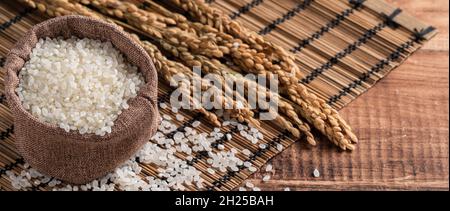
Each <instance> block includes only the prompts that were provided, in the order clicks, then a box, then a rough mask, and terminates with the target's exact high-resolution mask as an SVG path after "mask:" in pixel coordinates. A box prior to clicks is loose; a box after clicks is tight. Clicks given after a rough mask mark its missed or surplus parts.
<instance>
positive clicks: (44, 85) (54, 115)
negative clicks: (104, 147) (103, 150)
mask: <svg viewBox="0 0 450 211" xmlns="http://www.w3.org/2000/svg"><path fill="white" fill-rule="evenodd" d="M19 78H20V84H19V86H18V88H17V89H16V92H17V94H18V96H19V98H20V100H21V101H22V105H23V107H24V108H25V109H26V110H28V111H29V112H31V113H32V114H33V115H34V116H36V117H37V118H39V119H40V120H42V121H45V122H48V123H51V124H55V125H58V126H59V127H60V128H62V129H64V130H66V131H67V132H69V131H70V130H77V131H79V133H81V134H85V133H95V134H97V135H100V136H104V135H105V134H107V133H110V132H111V127H112V126H113V125H114V120H116V119H117V117H118V115H119V114H120V113H121V112H122V109H127V108H128V107H129V106H128V104H127V101H128V100H129V99H131V98H133V97H136V95H137V92H138V91H139V86H140V85H142V84H143V83H144V79H143V77H142V75H141V74H140V73H139V72H138V70H137V68H136V67H135V66H133V65H131V64H129V63H127V62H126V61H125V59H124V57H123V55H122V54H121V53H120V52H119V51H118V50H116V49H115V48H114V47H113V45H112V44H111V43H110V42H101V41H97V40H92V39H86V38H85V39H78V38H75V37H72V38H70V39H66V40H65V39H62V38H56V39H50V38H46V39H40V40H39V42H38V43H37V44H36V47H35V48H34V49H33V51H32V53H31V55H30V60H29V61H27V62H26V63H25V65H24V67H23V68H22V70H21V71H20V74H19Z"/></svg>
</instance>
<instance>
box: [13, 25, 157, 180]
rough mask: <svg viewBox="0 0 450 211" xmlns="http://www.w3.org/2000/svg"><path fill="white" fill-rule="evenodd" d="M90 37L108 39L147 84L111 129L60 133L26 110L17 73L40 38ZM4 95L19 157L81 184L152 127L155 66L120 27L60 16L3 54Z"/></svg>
mask: <svg viewBox="0 0 450 211" xmlns="http://www.w3.org/2000/svg"><path fill="white" fill-rule="evenodd" d="M59 36H62V37H64V38H69V37H71V36H76V37H79V38H90V39H97V40H102V41H111V43H112V44H113V45H114V46H115V47H116V48H117V49H118V50H119V51H121V52H122V53H123V54H124V55H125V57H126V58H127V59H128V61H129V62H130V63H132V64H134V65H136V66H137V67H138V68H139V70H140V71H141V72H142V74H143V76H144V78H145V81H146V84H145V85H144V86H143V87H142V88H141V90H140V91H139V93H138V96H137V97H136V98H133V99H130V100H129V105H130V108H129V109H126V110H124V111H123V112H122V113H121V114H120V115H119V117H118V118H117V120H116V121H115V122H114V126H113V128H112V132H111V133H110V134H107V135H105V136H103V137H100V136H97V135H95V134H83V135H81V134H79V133H78V131H71V132H69V133H67V132H65V131H64V130H63V129H61V128H59V127H57V126H55V125H51V124H48V123H45V122H42V121H40V120H38V119H37V118H35V117H34V116H32V115H31V114H30V113H29V112H27V111H26V110H25V109H24V108H23V107H22V105H21V102H20V100H19V98H18V96H17V94H16V93H15V88H16V87H17V86H18V84H19V78H18V72H19V71H20V69H21V68H22V67H23V65H24V63H25V62H26V61H27V60H28V59H29V55H30V53H31V51H32V49H33V48H34V46H35V45H36V43H37V42H38V40H39V38H45V37H51V38H55V37H59ZM5 69H6V71H7V78H6V81H5V94H6V97H7V100H8V104H9V107H10V108H11V112H12V114H13V116H14V125H15V127H14V134H15V138H16V146H17V149H18V151H19V152H20V153H21V155H22V156H23V157H24V159H25V160H26V161H27V162H28V163H29V164H30V165H31V166H32V167H33V168H35V169H37V170H38V171H40V172H42V173H44V174H47V175H49V176H53V177H55V178H58V179H61V180H63V181H67V182H70V183H74V184H83V183H86V182H89V181H91V180H93V179H95V178H99V177H101V176H104V175H106V174H107V173H108V172H111V171H112V170H114V169H115V168H116V167H118V166H119V165H120V164H122V163H123V162H125V161H126V160H128V159H129V158H130V157H131V156H133V155H134V154H135V153H136V152H137V150H138V149H139V148H140V147H141V146H142V145H143V144H145V143H146V142H147V141H148V140H149V139H150V138H151V136H152V135H153V134H154V133H155V132H156V129H157V127H158V124H159V119H160V118H159V112H158V107H157V90H158V87H157V86H158V81H157V79H158V78H157V73H156V70H155V66H154V65H153V63H152V61H151V59H150V57H149V56H148V54H147V53H146V52H145V50H144V49H143V48H142V47H141V46H140V45H139V44H138V43H136V42H135V41H134V40H132V38H131V37H130V36H129V35H128V34H126V33H125V32H123V31H122V29H120V28H118V27H117V26H115V25H113V24H109V23H105V22H102V21H99V20H96V19H92V18H88V17H82V16H64V17H58V18H54V19H50V20H47V21H45V22H42V23H40V24H38V25H36V26H34V27H33V28H32V29H31V30H30V31H29V32H28V33H27V34H26V35H25V36H24V37H23V38H22V39H21V40H20V41H19V42H18V43H17V44H16V45H15V47H14V48H13V49H11V51H10V53H9V54H8V57H7V60H6V64H5Z"/></svg>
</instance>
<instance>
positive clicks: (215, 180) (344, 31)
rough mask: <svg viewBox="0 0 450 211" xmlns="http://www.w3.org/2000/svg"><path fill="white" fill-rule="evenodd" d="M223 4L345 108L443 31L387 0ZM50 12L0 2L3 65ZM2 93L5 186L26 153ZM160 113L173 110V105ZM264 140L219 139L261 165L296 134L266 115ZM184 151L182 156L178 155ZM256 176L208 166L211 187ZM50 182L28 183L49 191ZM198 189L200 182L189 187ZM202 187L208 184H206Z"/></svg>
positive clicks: (0, 75)
mask: <svg viewBox="0 0 450 211" xmlns="http://www.w3.org/2000/svg"><path fill="white" fill-rule="evenodd" d="M206 2H208V3H209V4H211V5H212V6H213V7H216V8H219V9H221V10H223V11H224V12H225V13H226V14H227V15H229V16H230V17H231V18H233V19H236V20H238V21H240V22H242V23H243V24H244V26H246V27H247V28H248V29H250V30H253V31H256V32H258V33H259V34H261V35H264V36H265V37H266V38H267V39H268V40H270V41H272V42H273V43H275V44H277V45H280V46H283V47H284V48H285V49H286V50H290V51H291V52H293V53H295V56H296V61H297V63H298V65H299V67H300V69H301V71H302V73H303V74H304V78H303V80H302V81H301V83H303V84H305V85H306V86H308V87H309V88H311V90H312V92H314V93H315V94H317V95H318V96H320V97H321V98H322V99H324V100H326V101H327V102H328V103H330V104H331V105H333V106H334V107H336V108H342V107H343V106H345V105H346V104H347V103H349V102H351V101H352V100H353V99H355V98H356V97H357V96H359V95H360V94H362V93H363V92H365V91H366V90H367V89H369V88H370V87H371V86H373V85H374V84H375V83H376V82H377V81H378V80H380V79H381V78H383V77H384V76H385V75H386V74H387V73H389V71H391V70H392V69H394V68H395V67H397V66H398V65H399V64H401V63H402V62H403V61H404V60H405V59H406V58H407V57H408V56H409V55H410V54H411V53H413V52H415V51H416V50H417V49H419V48H420V47H421V46H422V43H423V42H424V41H426V40H429V39H431V38H432V37H433V36H434V35H435V34H436V33H437V32H436V30H434V28H432V27H430V26H427V25H425V24H423V23H421V22H420V21H418V20H416V19H414V18H412V17H411V16H409V15H408V14H406V13H404V12H402V11H401V10H400V9H397V8H392V7H391V6H389V5H387V4H386V3H384V2H383V1H381V0H367V1H357V0H351V1H348V0H336V1H329V0H304V1H303V0H302V1H300V0H282V1H275V0H240V1H235V0H215V1H214V0H206ZM45 19H46V18H45V17H43V16H42V15H40V14H39V13H37V12H36V11H33V10H29V9H25V8H24V7H22V6H21V5H19V4H18V3H16V2H15V1H12V0H8V1H2V2H0V66H3V62H4V56H5V55H6V54H7V52H8V50H9V49H10V48H11V47H12V46H13V44H14V43H15V42H16V40H17V39H18V38H19V37H21V35H23V34H24V33H25V32H26V30H27V29H29V28H30V27H31V26H32V25H34V24H36V23H39V22H41V21H43V20H45ZM0 70H1V71H0V90H2V91H1V92H3V89H4V87H3V80H4V76H5V72H4V70H3V69H2V68H0ZM169 93H170V89H169V88H168V87H165V86H163V85H162V84H160V89H159V100H160V101H161V102H167V101H168V96H169ZM4 100H5V99H4V95H3V94H0V119H1V121H0V131H1V133H0V190H14V189H13V188H12V187H11V183H10V181H9V179H8V178H7V176H6V175H5V172H6V171H7V170H12V171H13V172H14V173H16V174H19V173H20V172H21V171H22V170H23V164H24V160H23V159H22V158H21V157H20V155H19V154H18V153H17V151H16V149H15V146H14V132H13V129H14V127H13V122H12V116H11V113H10V112H9V109H8V108H7V105H6V104H5V102H4ZM161 113H163V114H168V115H171V116H174V115H173V114H172V113H171V111H170V110H168V109H162V110H161ZM182 114H183V116H184V117H185V121H183V122H177V123H176V124H177V126H178V127H179V129H180V130H181V129H182V128H184V127H186V126H188V125H189V124H191V123H192V122H193V121H195V120H199V121H201V122H202V124H201V127H200V128H199V129H198V130H199V131H200V132H206V131H211V130H212V128H213V126H212V125H210V124H209V123H208V122H207V121H204V120H203V118H202V117H200V116H197V115H194V114H193V113H190V112H189V111H182ZM261 128H263V130H262V131H261V132H262V133H263V134H264V142H263V143H267V144H268V146H269V147H268V148H265V149H259V148H257V147H255V146H251V145H244V143H245V141H244V138H243V137H241V136H240V135H239V134H238V133H235V132H236V130H234V129H233V128H231V127H224V128H223V129H222V130H223V131H222V132H224V133H233V139H232V140H230V141H227V140H220V141H221V142H223V144H224V145H225V146H226V147H230V146H234V147H236V148H243V147H245V148H249V149H250V150H251V151H252V152H253V154H254V155H253V156H250V157H240V158H241V159H242V160H248V161H251V162H252V163H253V164H254V166H256V167H261V166H263V165H264V164H265V163H266V162H267V161H268V160H270V159H271V158H272V157H274V156H275V155H276V154H278V153H279V151H278V150H277V149H276V145H277V144H282V145H283V146H284V148H286V147H288V146H289V145H291V144H292V143H294V142H295V141H296V140H294V139H292V138H290V137H289V135H288V134H287V133H285V132H283V129H282V128H279V127H277V126H276V125H273V124H271V123H270V122H263V123H262V125H261ZM180 157H183V155H180ZM194 160H195V162H191V163H190V165H193V166H194V167H196V168H197V169H204V167H205V166H206V165H207V164H206V155H204V154H202V153H197V154H196V157H195V159H194ZM141 166H142V167H143V172H142V176H148V175H152V176H156V174H155V172H156V169H155V168H154V167H153V166H150V165H145V164H141ZM250 175H251V172H249V171H248V170H246V169H242V170H240V171H238V172H236V173H233V172H226V173H216V174H215V175H210V174H208V173H207V172H203V173H202V177H203V178H204V179H205V181H206V182H205V186H206V188H205V190H232V189H234V188H236V187H237V186H239V185H240V184H241V183H242V181H244V180H245V179H246V178H247V177H248V176H250ZM50 189H51V188H49V187H47V186H46V184H40V185H36V186H33V187H32V188H30V190H50ZM187 189H188V190H196V188H195V187H187ZM202 190H203V189H202Z"/></svg>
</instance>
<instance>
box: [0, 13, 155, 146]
mask: <svg viewBox="0 0 450 211" xmlns="http://www.w3.org/2000/svg"><path fill="white" fill-rule="evenodd" d="M69 19H79V20H82V21H86V22H88V23H89V22H95V23H98V24H100V25H103V26H105V27H109V28H110V29H111V30H112V32H113V33H116V34H117V35H119V36H122V37H125V38H126V39H128V40H130V41H131V44H132V45H133V48H135V50H136V51H138V53H139V54H141V55H142V56H143V57H145V59H144V61H146V62H147V65H146V66H145V67H146V68H147V69H148V72H149V73H153V74H152V75H153V79H154V80H150V81H149V78H150V77H148V78H145V80H146V81H145V82H146V83H145V85H144V86H145V87H147V86H148V87H149V88H150V89H155V91H154V92H153V93H152V94H153V96H150V97H147V96H146V95H143V94H142V91H141V90H140V91H139V92H138V93H137V94H138V95H137V96H136V97H135V98H133V99H130V100H129V101H128V103H129V104H130V106H133V101H134V100H135V99H136V98H143V99H145V100H151V104H153V105H156V103H157V89H158V88H157V81H156V80H157V75H156V68H155V66H154V64H153V62H152V60H151V58H150V56H149V55H148V54H147V52H146V51H145V50H144V48H142V46H140V45H139V44H138V43H136V41H135V40H134V39H133V38H132V37H131V36H130V35H128V34H127V33H125V32H124V31H123V30H122V29H120V28H118V27H117V26H116V25H114V24H111V23H107V22H104V21H100V20H98V19H94V18H90V17H86V16H79V15H68V16H61V17H56V18H52V19H49V20H46V21H44V22H41V23H39V24H36V25H35V26H33V27H32V28H31V29H30V30H29V31H28V32H27V34H26V35H25V37H26V36H28V35H29V33H30V32H31V31H32V30H33V29H35V28H39V27H41V26H42V25H44V24H45V23H46V22H49V21H65V22H67V21H68V20H69ZM22 39H23V38H22ZM21 44H22V42H21V40H20V41H19V42H17V43H16V45H15V46H14V47H13V48H12V49H17V48H18V47H21V46H20V45H21ZM118 50H119V49H118ZM119 51H120V50H119ZM14 56H17V57H18V58H20V59H22V60H23V62H26V61H27V60H28V59H29V58H22V57H21V56H20V55H18V54H16V53H14V52H12V51H10V52H9V53H8V55H7V59H6V62H5V68H6V69H7V77H12V78H16V79H17V80H19V78H18V75H17V74H16V72H14V70H13V69H12V68H8V64H9V63H10V62H11V60H12V57H14ZM124 56H125V55H124ZM19 71H20V70H19ZM139 71H140V72H143V71H142V70H141V69H140V68H139ZM144 77H145V76H144ZM155 81H156V83H155ZM5 88H6V92H7V93H6V94H7V103H8V105H10V106H14V105H18V106H17V107H16V108H19V109H18V110H17V111H19V112H21V113H22V114H24V115H26V116H27V117H29V118H30V119H31V120H32V121H35V123H37V124H40V125H42V126H45V127H48V128H49V129H54V130H55V132H56V133H57V134H60V135H65V136H67V137H68V138H71V139H74V141H80V142H91V143H97V144H105V143H104V142H105V141H103V140H107V139H110V138H111V137H114V136H115V135H117V134H120V133H123V132H124V131H126V130H127V128H125V127H122V128H119V129H121V130H118V128H117V127H116V126H117V125H116V124H115V125H114V126H113V127H112V128H111V129H112V131H111V133H109V134H106V135H105V136H98V135H95V134H92V133H89V134H80V133H79V132H78V131H73V130H71V131H70V132H66V131H65V130H64V129H62V128H60V127H58V126H57V125H54V124H51V123H47V122H44V121H41V120H40V119H38V118H37V117H35V116H33V115H32V114H31V113H30V112H28V111H27V110H25V109H24V108H23V106H22V103H21V102H20V99H19V96H18V95H17V94H16V92H15V88H16V86H8V84H7V86H6V87H5ZM149 112H155V118H158V117H159V114H158V111H157V110H154V109H150V110H149ZM122 115H123V113H122V114H120V115H119V116H118V117H117V119H116V120H115V121H114V123H116V122H117V121H120V119H121V117H122ZM137 124H139V122H137Z"/></svg>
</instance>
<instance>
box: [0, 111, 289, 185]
mask: <svg viewBox="0 0 450 211" xmlns="http://www.w3.org/2000/svg"><path fill="white" fill-rule="evenodd" d="M160 107H161V110H160V111H162V110H165V112H168V111H172V112H173V113H174V114H177V112H178V110H177V109H174V108H172V109H170V108H168V106H167V105H166V104H165V103H162V104H160ZM161 116H162V117H163V119H162V121H161V125H160V126H159V127H158V131H157V133H156V134H155V135H154V136H153V137H152V139H151V140H150V141H149V142H148V143H146V144H145V145H144V146H143V147H142V148H141V149H140V150H139V151H138V152H137V153H136V154H135V156H133V157H132V158H130V159H129V160H128V161H127V162H125V163H124V164H123V165H122V166H120V167H118V168H117V169H116V170H114V171H113V172H111V173H109V174H108V175H106V176H105V177H103V178H99V179H96V180H93V181H91V182H89V183H87V184H84V185H80V186H77V185H69V184H65V183H63V182H61V181H59V180H57V179H54V178H51V177H49V176H46V175H43V174H41V173H39V172H38V171H36V170H35V169H33V168H32V167H31V166H30V165H29V164H28V163H25V164H24V165H23V167H24V170H22V171H20V172H19V173H17V172H16V171H14V170H11V171H7V172H6V175H7V176H8V178H9V179H10V181H11V184H12V186H13V187H14V188H15V189H18V190H30V189H31V188H32V187H36V186H38V185H43V186H44V187H45V186H49V187H51V188H53V190H65V191H78V190H82V191H87V190H93V191H112V190H124V191H127V190H130V191H137V190H139V191H168V190H193V189H198V190H205V188H206V187H205V185H206V186H208V185H207V183H206V184H205V180H211V179H213V178H218V177H220V175H223V174H225V172H227V171H240V170H239V168H237V167H238V165H244V167H245V170H242V171H249V172H250V173H253V172H255V171H257V168H256V167H255V166H254V164H253V163H251V162H249V161H245V160H246V159H247V158H249V157H250V156H251V155H253V153H252V151H250V150H249V149H242V150H239V149H237V148H236V147H234V146H233V145H228V146H227V147H218V148H217V149H214V148H213V147H211V145H212V143H214V142H217V141H218V140H221V139H222V138H223V137H224V136H226V137H227V139H228V140H231V139H232V138H233V136H234V135H232V134H231V133H228V132H225V131H226V130H225V128H214V129H213V130H212V131H208V132H207V131H203V130H202V129H201V128H199V127H200V125H201V123H200V122H198V121H196V122H193V123H192V124H191V125H188V126H187V127H185V130H183V132H181V131H178V130H177V128H178V127H179V126H177V125H180V124H181V122H179V123H178V124H176V123H175V122H174V120H172V119H171V118H170V116H168V115H163V113H162V112H161ZM177 121H179V120H177ZM224 124H225V125H231V126H233V127H236V128H238V130H239V131H240V132H242V131H244V132H245V133H246V134H252V133H254V134H256V135H255V136H252V138H250V137H248V138H246V139H247V141H248V143H249V144H252V142H254V140H255V139H257V140H258V142H260V141H263V137H261V138H259V137H260V136H261V135H257V134H259V131H258V130H257V129H256V128H252V127H248V126H246V125H242V124H240V123H238V122H236V121H226V122H224ZM175 131H176V133H175V134H174V135H170V136H168V134H173V132H175ZM202 131H203V132H202ZM228 135H230V137H229V138H228ZM224 144H225V145H227V144H226V143H224ZM253 146H254V149H255V148H256V147H257V146H258V143H256V144H253ZM277 148H278V147H277ZM254 149H253V150H254ZM199 151H206V152H208V153H207V158H205V161H206V164H207V167H208V168H207V170H206V172H203V173H202V172H201V171H200V170H198V169H197V168H195V167H194V166H192V165H189V164H188V162H187V161H191V160H193V158H194V157H196V156H197V154H196V153H198V152H199ZM280 151H281V150H280ZM182 154H185V155H187V156H186V157H185V156H184V155H182ZM180 155H182V156H180ZM142 164H144V165H151V166H153V167H156V169H157V172H154V173H152V175H151V176H150V175H147V176H143V174H142V167H141V166H142ZM202 165H203V164H202ZM274 172H275V171H274V168H273V166H272V165H271V164H268V165H266V167H265V170H264V171H262V170H261V175H262V176H263V177H262V178H261V182H262V183H264V182H268V181H269V180H270V179H271V177H272V175H273V174H274ZM145 175H146V174H145ZM238 190H240V191H259V190H261V189H260V188H259V187H256V186H255V185H254V184H253V183H251V182H249V181H247V182H245V183H243V184H242V186H241V187H239V188H238ZM285 190H290V188H286V189H285Z"/></svg>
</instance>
